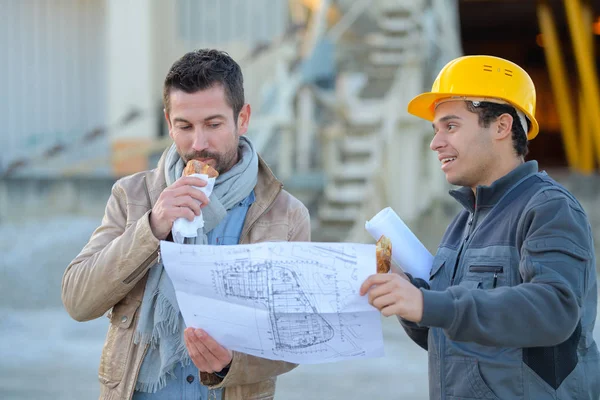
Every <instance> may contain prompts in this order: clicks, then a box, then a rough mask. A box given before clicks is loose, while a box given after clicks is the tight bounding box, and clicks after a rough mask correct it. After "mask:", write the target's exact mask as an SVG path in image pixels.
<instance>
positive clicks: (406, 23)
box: [378, 18, 417, 34]
mask: <svg viewBox="0 0 600 400" xmlns="http://www.w3.org/2000/svg"><path fill="white" fill-rule="evenodd" d="M378 25H379V27H380V28H381V30H382V31H384V32H393V33H395V34H398V33H410V32H412V31H414V30H415V29H417V22H416V21H414V20H413V19H410V18H380V19H379V20H378Z"/></svg>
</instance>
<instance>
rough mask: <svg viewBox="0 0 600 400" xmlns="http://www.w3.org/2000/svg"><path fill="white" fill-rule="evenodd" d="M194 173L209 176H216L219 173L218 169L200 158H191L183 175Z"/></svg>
mask: <svg viewBox="0 0 600 400" xmlns="http://www.w3.org/2000/svg"><path fill="white" fill-rule="evenodd" d="M192 174H204V175H208V177H209V178H216V177H217V176H219V173H218V172H217V170H216V169H214V168H213V167H211V166H210V165H208V164H205V163H203V162H202V161H198V160H190V161H188V163H187V165H186V166H185V168H184V169H183V176H189V175H192Z"/></svg>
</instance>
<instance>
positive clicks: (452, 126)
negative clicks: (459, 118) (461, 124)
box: [448, 124, 456, 131]
mask: <svg viewBox="0 0 600 400" xmlns="http://www.w3.org/2000/svg"><path fill="white" fill-rule="evenodd" d="M453 128H456V125H454V124H448V130H449V131H451V130H452V129H453Z"/></svg>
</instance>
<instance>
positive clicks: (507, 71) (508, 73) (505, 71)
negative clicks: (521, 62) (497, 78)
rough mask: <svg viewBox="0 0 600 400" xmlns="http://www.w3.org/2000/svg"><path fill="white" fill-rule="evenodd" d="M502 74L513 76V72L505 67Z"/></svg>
mask: <svg viewBox="0 0 600 400" xmlns="http://www.w3.org/2000/svg"><path fill="white" fill-rule="evenodd" d="M504 75H506V76H513V72H512V71H511V70H510V69H505V70H504Z"/></svg>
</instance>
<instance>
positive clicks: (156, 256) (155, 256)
mask: <svg viewBox="0 0 600 400" xmlns="http://www.w3.org/2000/svg"><path fill="white" fill-rule="evenodd" d="M159 249H160V247H159V248H157V249H156V250H154V251H153V252H152V254H150V256H149V257H148V258H147V259H146V260H144V262H143V263H141V264H140V266H139V267H137V268H136V269H135V270H134V271H133V272H132V273H131V274H129V276H128V277H127V278H125V280H124V281H123V283H124V284H126V285H129V284H130V283H131V282H133V281H134V280H135V278H137V277H138V276H139V275H140V274H141V273H142V272H144V271H145V270H146V268H148V265H150V264H151V263H152V262H153V261H156V262H159V261H160V250H159Z"/></svg>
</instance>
